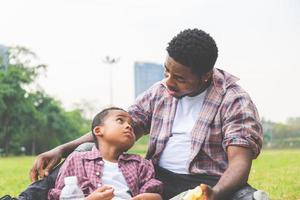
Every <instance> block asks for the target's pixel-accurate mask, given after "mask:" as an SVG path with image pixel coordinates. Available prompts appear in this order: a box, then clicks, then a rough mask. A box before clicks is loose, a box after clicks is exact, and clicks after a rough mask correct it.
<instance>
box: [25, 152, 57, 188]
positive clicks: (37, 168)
mask: <svg viewBox="0 0 300 200" xmlns="http://www.w3.org/2000/svg"><path fill="white" fill-rule="evenodd" d="M61 159H62V153H61V151H60V149H59V148H55V149H52V150H50V151H47V152H45V153H42V154H40V155H38V156H37V158H36V159H35V161H34V163H33V166H32V168H31V170H30V172H29V176H30V177H29V178H30V180H31V182H34V181H37V180H39V178H40V179H43V178H44V177H45V176H48V175H49V173H50V171H51V170H52V169H53V168H54V167H55V166H56V165H57V164H58V163H59V162H60V161H61Z"/></svg>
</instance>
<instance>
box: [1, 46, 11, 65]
mask: <svg viewBox="0 0 300 200" xmlns="http://www.w3.org/2000/svg"><path fill="white" fill-rule="evenodd" d="M8 63H9V54H8V47H6V46H3V45H0V70H7V68H8Z"/></svg>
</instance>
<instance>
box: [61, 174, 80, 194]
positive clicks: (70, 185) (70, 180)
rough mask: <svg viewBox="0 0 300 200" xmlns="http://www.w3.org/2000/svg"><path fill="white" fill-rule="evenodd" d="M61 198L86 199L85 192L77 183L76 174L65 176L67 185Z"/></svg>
mask: <svg viewBox="0 0 300 200" xmlns="http://www.w3.org/2000/svg"><path fill="white" fill-rule="evenodd" d="M59 200H84V194H83V192H82V191H81V189H80V187H79V186H78V185H77V177H76V176H69V177H66V178H65V187H64V188H63V189H62V191H61V193H60V197H59Z"/></svg>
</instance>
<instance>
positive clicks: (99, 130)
mask: <svg viewBox="0 0 300 200" xmlns="http://www.w3.org/2000/svg"><path fill="white" fill-rule="evenodd" d="M93 132H94V134H95V135H97V136H102V135H103V127H102V126H96V127H95V128H94V129H93Z"/></svg>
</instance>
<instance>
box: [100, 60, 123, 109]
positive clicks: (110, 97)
mask: <svg viewBox="0 0 300 200" xmlns="http://www.w3.org/2000/svg"><path fill="white" fill-rule="evenodd" d="M119 60H120V58H111V57H109V56H105V58H104V60H103V63H105V64H107V65H108V66H109V68H110V69H109V82H110V87H109V90H110V93H109V94H110V95H109V102H110V105H113V80H112V73H113V70H112V65H113V64H116V63H118V62H119Z"/></svg>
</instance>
